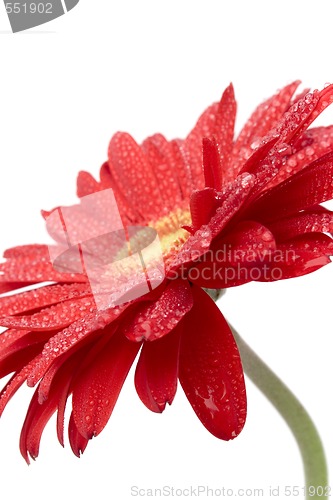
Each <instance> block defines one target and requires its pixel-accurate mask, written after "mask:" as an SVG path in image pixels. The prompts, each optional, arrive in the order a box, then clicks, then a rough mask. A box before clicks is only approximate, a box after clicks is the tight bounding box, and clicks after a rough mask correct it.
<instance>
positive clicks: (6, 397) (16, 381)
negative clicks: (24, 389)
mask: <svg viewBox="0 0 333 500" xmlns="http://www.w3.org/2000/svg"><path fill="white" fill-rule="evenodd" d="M40 357H41V356H40V355H37V356H36V358H34V359H33V360H32V361H31V362H30V363H29V364H27V365H26V366H24V367H23V368H22V370H21V371H19V372H18V373H15V375H14V376H13V377H12V378H11V379H10V380H9V382H7V384H6V385H5V387H4V388H3V389H2V391H1V393H0V415H2V412H3V411H4V409H5V407H6V405H7V403H8V402H9V401H10V400H11V398H12V397H13V396H14V394H15V393H16V391H17V390H18V389H19V388H20V387H21V385H23V384H24V382H25V381H26V380H27V378H28V376H29V374H30V371H31V368H32V367H33V366H34V365H35V364H36V363H37V362H38V360H39V359H40Z"/></svg>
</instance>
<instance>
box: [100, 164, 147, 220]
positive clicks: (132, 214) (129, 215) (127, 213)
mask: <svg viewBox="0 0 333 500" xmlns="http://www.w3.org/2000/svg"><path fill="white" fill-rule="evenodd" d="M100 178H101V185H102V187H103V189H108V188H112V189H113V192H114V195H115V198H116V200H117V205H118V208H119V212H120V215H121V218H122V221H123V223H124V225H125V226H126V225H127V224H131V223H132V224H134V223H140V222H142V221H143V218H142V217H141V216H140V215H139V214H138V212H137V210H136V209H135V207H132V206H131V202H130V200H129V199H128V198H127V197H126V189H125V190H124V192H123V191H122V190H121V186H120V185H119V184H118V182H117V181H116V179H115V177H114V174H113V173H112V172H111V171H110V167H109V163H108V162H106V163H103V165H102V166H101V170H100Z"/></svg>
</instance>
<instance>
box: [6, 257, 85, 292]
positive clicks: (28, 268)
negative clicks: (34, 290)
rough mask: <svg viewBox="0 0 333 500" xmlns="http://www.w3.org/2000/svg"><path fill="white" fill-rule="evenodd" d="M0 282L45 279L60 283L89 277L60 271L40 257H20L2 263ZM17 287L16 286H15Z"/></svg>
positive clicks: (31, 282)
mask: <svg viewBox="0 0 333 500" xmlns="http://www.w3.org/2000/svg"><path fill="white" fill-rule="evenodd" d="M0 271H2V272H3V273H4V274H2V275H0V282H9V283H21V284H20V286H21V287H22V286H26V285H27V284H34V283H43V282H44V281H57V282H59V283H68V282H74V281H77V282H85V281H87V277H86V276H84V275H83V274H78V273H60V272H58V271H56V270H55V269H54V267H53V265H52V263H51V262H50V261H49V257H48V261H43V260H40V257H39V256H38V254H37V255H34V257H31V258H29V257H18V258H16V259H13V260H12V259H10V260H8V261H7V262H4V263H2V264H0ZM15 288H16V287H15Z"/></svg>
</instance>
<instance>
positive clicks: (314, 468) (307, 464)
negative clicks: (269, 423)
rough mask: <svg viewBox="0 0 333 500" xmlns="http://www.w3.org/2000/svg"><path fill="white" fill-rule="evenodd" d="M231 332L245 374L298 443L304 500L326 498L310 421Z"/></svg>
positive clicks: (323, 473)
mask: <svg viewBox="0 0 333 500" xmlns="http://www.w3.org/2000/svg"><path fill="white" fill-rule="evenodd" d="M230 328H231V330H232V332H233V334H234V337H235V340H236V342H237V345H238V348H239V351H240V355H241V358H242V363H243V368H244V371H245V373H246V374H247V376H248V377H249V378H250V379H251V380H252V382H253V383H254V384H255V385H256V386H257V387H258V388H259V389H260V390H261V392H262V393H263V394H264V395H265V396H266V397H267V398H268V400H269V401H270V402H271V403H272V404H273V406H274V407H275V408H276V409H277V411H278V412H279V413H280V415H281V416H282V417H283V418H284V420H285V421H286V423H287V424H288V426H289V427H290V430H291V432H292V433H293V435H294V437H295V439H296V441H297V444H298V446H299V450H300V452H301V456H302V459H303V467H304V474H305V485H306V499H307V500H310V499H312V500H319V499H321V500H322V499H323V498H325V496H326V498H327V496H329V493H328V473H327V465H326V459H325V453H324V449H323V445H322V442H321V439H320V436H319V434H318V431H317V429H316V427H315V425H314V423H313V421H312V419H311V418H310V416H309V414H308V413H307V411H306V410H305V408H304V407H303V406H302V405H301V403H300V402H299V401H298V399H297V398H296V397H295V396H294V394H293V393H292V392H291V391H290V390H289V389H288V387H287V386H286V385H285V384H284V383H283V382H282V381H281V380H280V379H279V378H278V377H277V376H276V375H275V373H273V372H272V370H271V369H270V368H269V367H268V366H267V365H266V364H265V363H264V362H263V361H262V360H261V359H260V358H259V357H258V356H257V355H256V353H255V352H254V351H252V349H251V348H250V347H249V346H248V345H247V344H246V343H245V342H244V340H243V339H242V338H241V337H240V335H239V334H238V333H237V332H236V330H235V329H234V328H233V327H232V326H230Z"/></svg>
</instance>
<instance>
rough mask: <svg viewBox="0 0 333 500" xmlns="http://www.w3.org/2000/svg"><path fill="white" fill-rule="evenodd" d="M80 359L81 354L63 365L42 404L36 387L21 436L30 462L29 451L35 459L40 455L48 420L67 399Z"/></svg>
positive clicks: (22, 451)
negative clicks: (42, 438) (41, 442)
mask: <svg viewBox="0 0 333 500" xmlns="http://www.w3.org/2000/svg"><path fill="white" fill-rule="evenodd" d="M80 361H81V358H80V356H76V357H72V358H71V359H70V360H67V362H66V363H64V364H63V365H62V366H61V368H60V369H59V370H58V372H57V374H56V375H55V377H54V379H53V381H52V385H51V388H50V392H49V397H48V399H47V400H45V401H44V402H43V404H40V401H39V397H38V388H37V389H36V391H35V393H34V395H33V397H32V400H31V403H30V406H29V409H28V412H27V416H26V418H25V421H24V424H23V427H22V432H21V438H20V449H21V453H22V455H23V457H24V458H25V459H26V460H27V462H28V463H29V459H28V453H29V455H30V456H31V457H32V458H33V459H35V458H36V457H37V456H38V453H39V444H40V440H41V437H42V433H43V431H44V428H45V426H46V424H47V422H48V421H49V420H50V418H51V416H52V415H53V413H54V412H55V411H56V410H57V408H58V406H59V403H60V402H63V400H65V401H66V400H67V398H68V395H69V385H70V382H71V380H72V377H73V373H75V369H76V367H77V365H78V363H79V362H80Z"/></svg>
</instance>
